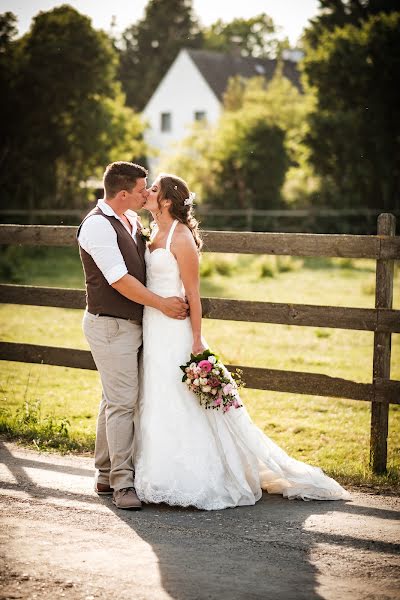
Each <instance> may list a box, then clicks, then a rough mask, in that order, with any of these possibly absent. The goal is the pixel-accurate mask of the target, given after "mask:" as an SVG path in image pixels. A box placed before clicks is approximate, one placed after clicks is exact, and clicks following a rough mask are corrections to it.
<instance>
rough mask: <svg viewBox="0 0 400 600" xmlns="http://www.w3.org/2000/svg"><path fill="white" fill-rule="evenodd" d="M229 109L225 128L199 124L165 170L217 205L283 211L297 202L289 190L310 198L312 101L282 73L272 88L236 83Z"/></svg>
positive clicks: (228, 100)
mask: <svg viewBox="0 0 400 600" xmlns="http://www.w3.org/2000/svg"><path fill="white" fill-rule="evenodd" d="M224 107H225V110H224V112H223V115H222V116H221V118H220V121H219V123H218V124H217V125H216V126H215V127H214V128H210V127H209V126H207V124H196V126H195V128H194V129H193V130H192V132H191V134H190V135H189V136H188V138H186V139H185V140H184V141H183V142H182V144H181V145H180V146H178V149H177V151H176V153H175V154H172V155H171V153H169V156H168V157H164V161H163V163H162V165H161V167H160V168H161V170H168V171H172V172H177V173H184V174H185V178H186V179H187V180H188V182H189V184H190V186H191V188H192V189H194V190H195V191H196V192H197V193H198V198H199V200H200V201H203V202H206V203H207V204H212V206H219V207H224V208H247V207H254V208H261V209H266V208H277V207H280V206H282V204H283V203H284V202H285V201H292V197H289V198H286V197H284V196H283V193H282V191H284V190H285V187H287V188H288V189H290V190H291V193H292V194H293V193H294V192H295V191H298V190H299V189H300V188H301V187H303V188H304V189H306V192H305V193H304V194H303V195H306V193H307V191H308V188H309V187H312V186H311V184H310V181H311V173H310V171H309V169H308V168H307V166H306V165H307V153H306V151H305V149H304V146H303V145H302V143H301V140H302V137H303V136H304V127H305V122H306V115H307V114H308V111H309V110H310V99H309V98H306V97H305V96H304V95H303V94H301V93H300V92H299V91H298V90H297V88H296V87H295V86H294V85H292V84H291V83H290V81H289V80H287V79H286V78H285V77H283V76H282V74H281V72H280V70H278V71H277V73H276V74H275V76H274V78H273V79H272V80H271V81H270V82H269V83H268V84H267V83H266V82H265V80H264V79H263V78H261V77H257V78H253V79H250V80H247V81H246V80H243V79H241V78H232V79H231V80H230V82H229V84H228V89H227V91H226V94H225V96H224ZM288 169H289V171H290V172H291V181H290V182H289V183H288V182H287V178H288V172H289V171H288ZM294 181H295V182H296V185H295V186H293V185H290V183H292V182H294ZM307 186H308V187H307Z"/></svg>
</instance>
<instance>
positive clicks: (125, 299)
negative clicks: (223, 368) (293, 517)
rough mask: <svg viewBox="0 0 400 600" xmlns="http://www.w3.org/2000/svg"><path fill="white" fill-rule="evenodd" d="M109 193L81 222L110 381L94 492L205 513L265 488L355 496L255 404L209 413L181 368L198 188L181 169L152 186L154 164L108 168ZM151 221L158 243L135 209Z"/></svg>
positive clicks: (202, 345) (189, 331)
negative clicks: (283, 442)
mask: <svg viewBox="0 0 400 600" xmlns="http://www.w3.org/2000/svg"><path fill="white" fill-rule="evenodd" d="M103 184H104V198H103V199H101V200H99V201H98V204H97V206H96V207H95V208H94V209H93V210H92V211H91V212H90V213H89V214H88V215H87V216H86V217H85V219H84V220H83V221H82V223H81V225H80V226H79V228H78V234H77V237H78V243H79V251H80V256H81V260H82V264H83V269H84V273H85V283H86V296H87V307H86V310H85V313H84V318H83V330H84V333H85V336H86V339H87V341H88V343H89V346H90V349H91V352H92V355H93V359H94V361H95V364H96V367H97V369H98V371H99V374H100V378H101V384H102V398H101V402H100V407H99V414H98V419H97V430H96V446H95V467H96V479H95V491H96V492H97V493H98V494H99V495H111V494H112V496H113V502H114V504H115V505H116V507H117V508H121V509H140V508H141V506H142V502H145V503H160V502H165V503H167V504H170V505H176V506H192V507H196V508H198V509H203V510H217V509H223V508H228V507H236V506H245V505H253V504H255V502H257V500H259V499H260V498H261V495H262V490H266V491H267V492H268V493H271V494H281V495H283V496H284V497H287V498H290V499H293V498H301V499H303V500H347V499H350V494H349V493H348V492H347V491H346V490H344V489H343V488H342V487H341V486H340V485H339V484H338V483H337V482H336V481H334V480H333V479H331V478H330V477H328V476H327V475H325V474H324V473H323V471H322V470H321V469H319V468H318V467H313V466H310V465H307V464H305V463H303V462H300V461H297V460H295V459H294V458H291V457H289V456H288V455H287V454H286V453H285V452H284V450H282V449H281V448H280V447H279V446H277V445H276V444H275V443H274V442H273V441H272V440H271V439H269V438H268V437H267V436H266V435H265V434H264V433H263V432H262V431H261V430H260V429H259V428H258V427H257V426H256V425H255V424H254V423H253V422H252V420H251V419H250V417H249V415H248V413H247V411H246V408H245V407H244V406H242V405H241V407H240V408H239V409H231V410H229V411H227V412H223V411H221V410H218V409H216V410H205V409H204V408H203V407H202V406H201V405H200V403H199V401H198V399H197V397H196V395H195V394H194V393H193V392H192V391H191V390H190V389H188V386H187V385H185V384H184V383H183V382H182V372H181V370H180V365H182V364H184V363H186V362H187V361H188V359H189V357H190V355H191V353H192V354H194V355H196V354H200V353H202V352H203V351H204V350H205V349H206V348H207V344H206V342H205V340H204V338H203V337H202V334H201V320H202V310H201V300H200V284H199V261H200V251H201V247H202V241H201V236H200V233H199V229H198V222H197V220H196V219H195V217H194V215H193V205H192V204H193V196H194V195H193V194H192V193H191V192H190V190H189V188H188V186H187V184H186V182H185V181H184V180H183V179H181V178H180V177H177V176H175V175H170V174H160V175H158V176H157V177H156V179H155V181H154V182H153V184H152V185H151V186H150V187H147V170H146V169H145V168H144V167H142V166H140V165H137V164H134V163H130V162H123V161H118V162H114V163H111V164H110V165H108V166H107V168H106V170H105V172H104V177H103ZM142 208H145V209H146V210H148V211H149V212H150V213H151V215H152V217H153V223H154V226H153V228H152V234H151V236H150V239H149V240H147V238H146V235H145V231H144V230H143V228H142V226H141V222H140V220H139V219H138V217H137V214H136V211H139V210H141V209H142Z"/></svg>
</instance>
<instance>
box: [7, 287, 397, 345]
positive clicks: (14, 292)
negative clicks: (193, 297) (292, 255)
mask: <svg viewBox="0 0 400 600" xmlns="http://www.w3.org/2000/svg"><path fill="white" fill-rule="evenodd" d="M0 298H1V302H3V303H7V304H26V305H30V306H52V307H57V308H82V309H83V308H85V306H86V294H85V291H84V290H76V289H71V288H44V287H35V286H30V285H14V284H0ZM201 303H202V308H203V317H204V318H205V319H218V320H221V321H243V315H246V322H251V323H274V324H280V325H299V326H310V327H328V328H335V329H354V330H361V331H384V332H392V333H400V310H392V309H387V308H380V309H375V308H347V307H338V306H314V305H312V304H284V303H278V302H255V301H252V300H230V299H226V298H204V297H203V298H201Z"/></svg>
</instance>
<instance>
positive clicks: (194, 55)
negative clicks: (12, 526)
mask: <svg viewBox="0 0 400 600" xmlns="http://www.w3.org/2000/svg"><path fill="white" fill-rule="evenodd" d="M275 69H276V61H275V60H271V59H258V58H254V57H243V56H240V55H238V54H224V53H222V52H213V51H209V50H192V49H182V50H181V51H180V52H179V54H178V56H177V57H176V59H175V60H174V62H173V63H172V65H171V67H170V68H169V69H168V71H167V73H166V74H165V75H164V77H163V79H162V80H161V82H160V84H159V85H158V87H157V88H156V90H155V92H154V93H153V95H152V97H151V98H150V100H149V101H148V103H147V105H146V106H145V108H144V110H143V117H144V119H145V120H146V122H147V123H148V128H147V130H146V132H145V136H144V137H145V141H146V142H147V143H148V145H149V146H151V147H152V148H155V149H156V150H158V152H159V156H158V157H157V158H150V159H149V169H150V178H151V177H153V176H154V175H155V173H156V170H157V165H158V163H159V160H160V156H161V154H162V153H164V152H168V150H170V149H171V151H172V146H173V144H174V143H176V142H178V141H180V140H182V138H184V137H185V136H186V135H187V134H188V133H189V129H190V126H191V125H192V124H193V122H194V121H199V120H202V119H205V120H207V122H208V123H209V124H210V125H213V124H215V122H216V121H217V120H218V117H219V116H220V114H221V110H222V97H223V94H224V92H225V90H226V87H227V83H228V80H229V78H230V77H233V76H235V75H240V76H241V77H244V78H246V79H248V78H250V77H255V76H257V75H258V76H260V75H262V76H264V77H265V78H266V79H267V80H269V79H271V78H272V76H273V74H274V72H275ZM283 74H284V75H285V76H286V77H288V79H290V80H291V81H292V82H293V83H295V85H297V86H298V87H299V86H300V83H299V73H298V70H297V66H296V62H295V61H293V60H285V61H284V64H283Z"/></svg>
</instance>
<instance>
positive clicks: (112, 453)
mask: <svg viewBox="0 0 400 600" xmlns="http://www.w3.org/2000/svg"><path fill="white" fill-rule="evenodd" d="M82 326H83V331H84V334H85V336H86V339H87V341H88V343H89V346H90V350H91V352H92V356H93V359H94V362H95V363H96V367H97V370H98V372H99V374H100V378H101V383H102V388H103V390H102V399H101V402H100V407H99V414H98V418H97V431H96V447H95V467H96V469H97V481H98V483H104V484H109V485H111V487H112V488H114V490H115V491H117V490H120V489H122V488H126V487H132V486H133V479H134V466H133V456H132V455H133V433H134V425H133V416H134V412H135V408H136V406H137V401H138V393H139V381H138V353H139V350H140V347H141V345H142V327H141V325H138V324H137V323H134V322H131V321H127V320H125V319H118V318H114V317H99V316H98V315H92V314H90V313H88V312H87V311H85V314H84V317H83V324H82Z"/></svg>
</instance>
